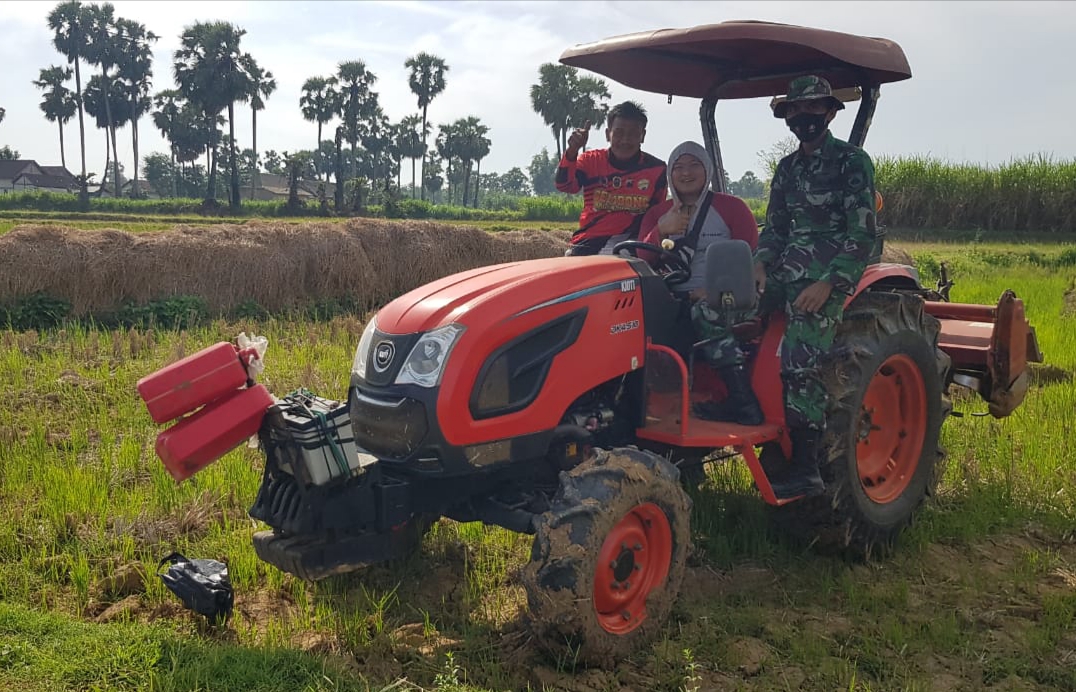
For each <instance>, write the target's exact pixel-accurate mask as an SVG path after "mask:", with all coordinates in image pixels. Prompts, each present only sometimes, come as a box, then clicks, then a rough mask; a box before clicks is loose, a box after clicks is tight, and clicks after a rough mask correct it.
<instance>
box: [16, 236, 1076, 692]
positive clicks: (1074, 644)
mask: <svg viewBox="0 0 1076 692" xmlns="http://www.w3.org/2000/svg"><path fill="white" fill-rule="evenodd" d="M902 247H904V248H905V249H906V250H907V251H909V252H910V253H911V254H912V256H913V257H915V259H916V262H917V264H918V266H919V267H920V269H921V271H922V273H923V279H924V283H931V282H933V280H934V279H935V278H936V273H935V272H936V271H937V267H938V265H939V263H940V262H941V261H943V260H944V261H946V262H947V263H948V265H949V267H950V269H951V272H952V275H951V276H952V278H954V279H955V281H956V285H955V287H954V289H953V299H954V300H956V301H960V302H984V303H993V302H994V301H996V300H997V298H998V296H999V295H1000V293H1001V292H1002V290H1004V289H1005V288H1013V289H1014V290H1016V292H1017V295H1018V296H1019V297H1020V298H1022V299H1023V300H1024V301H1025V303H1026V307H1027V313H1028V316H1029V319H1030V320H1031V322H1032V324H1033V325H1034V326H1035V327H1036V331H1037V335H1038V339H1039V342H1040V345H1041V347H1042V350H1043V351H1044V353H1045V355H1046V360H1047V364H1046V367H1042V368H1036V370H1035V375H1036V376H1035V385H1034V387H1033V388H1032V390H1031V391H1030V392H1029V394H1028V397H1027V400H1026V401H1025V403H1024V405H1023V406H1022V407H1021V408H1020V409H1018V410H1017V411H1016V413H1014V414H1013V415H1012V416H1011V417H1010V418H1008V419H1005V420H1001V421H995V420H994V419H992V418H990V417H978V416H972V415H970V414H973V413H978V412H983V411H985V406H984V405H983V404H982V403H981V402H978V401H976V400H974V399H970V398H965V397H958V398H957V400H956V409H957V410H958V411H960V412H963V413H966V414H969V415H966V416H965V417H963V418H952V419H950V420H949V421H948V422H947V423H946V426H945V428H944V435H943V438H944V439H943V442H944V444H945V446H946V447H947V448H948V450H949V463H948V467H947V473H946V475H945V477H944V481H943V484H942V488H941V492H940V494H939V497H938V502H937V503H936V504H935V505H934V506H932V507H931V508H930V509H928V510H927V511H926V512H925V513H924V514H923V515H922V517H921V521H919V522H918V523H917V525H916V526H915V527H914V528H913V529H912V530H911V531H910V532H909V533H907V534H906V535H905V536H904V538H903V540H902V541H901V544H900V547H899V550H898V552H897V554H896V555H895V556H894V557H892V558H890V559H888V560H886V561H884V562H879V563H872V564H869V565H862V564H850V563H846V562H844V561H841V560H839V559H836V558H833V557H827V556H820V555H815V554H813V553H812V552H810V551H804V550H803V549H802V548H801V547H798V546H796V545H793V544H792V543H790V542H787V541H785V540H784V539H783V537H782V536H780V535H777V534H776V533H775V530H774V529H773V528H772V527H771V525H770V524H769V523H768V522H767V514H768V513H767V511H766V509H767V508H766V507H765V506H764V505H763V503H762V502H761V500H760V499H758V497H757V493H756V492H755V491H754V490H753V488H752V485H751V482H750V479H749V477H748V474H747V473H746V471H745V469H744V467H743V465H742V464H740V463H738V462H734V463H731V464H726V465H722V466H717V467H711V468H710V470H709V479H708V481H707V482H706V483H705V484H703V485H702V486H701V487H700V488H699V489H698V491H697V492H694V493H693V494H694V499H695V509H694V514H693V529H694V534H695V540H696V553H695V555H694V557H693V558H692V560H691V564H690V566H689V573H688V576H687V579H686V581H685V585H684V588H683V591H682V595H681V598H680V601H679V603H678V605H677V607H676V610H675V611H674V615H673V618H672V620H671V621H670V623H669V624H668V626H667V627H666V629H665V635H664V636H663V637H662V638H659V640H658V641H656V642H655V643H654V644H653V646H651V647H649V648H647V649H645V650H643V651H641V652H639V653H638V654H636V655H634V656H632V657H630V658H629V659H627V660H625V661H623V662H622V663H621V664H620V665H619V666H618V667H617V668H616V669H615V670H612V671H599V670H583V669H580V668H577V667H575V666H574V665H573V662H572V660H571V658H570V655H569V654H568V652H566V655H565V657H564V658H562V659H560V660H551V659H549V658H547V657H544V656H542V655H541V654H539V653H538V652H537V651H536V650H535V649H534V647H533V646H532V645H531V644H530V642H529V636H528V632H527V627H526V616H525V612H524V610H523V605H524V598H523V592H522V587H521V586H520V584H519V582H518V579H517V572H518V570H519V568H521V567H522V566H523V564H525V562H526V560H527V559H528V555H529V545H530V541H529V539H528V538H527V537H524V536H519V535H515V534H512V533H510V532H507V531H504V530H501V529H497V528H488V527H483V526H481V525H477V524H457V523H454V522H451V521H447V520H442V521H441V522H439V523H438V524H436V525H435V526H434V528H433V530H432V531H431V532H430V533H429V534H428V535H427V537H426V538H425V540H424V543H423V546H422V549H421V550H420V551H419V552H417V553H416V554H414V555H412V556H411V557H409V558H407V559H405V560H402V561H400V562H399V563H396V564H392V565H386V566H379V567H376V568H372V569H370V570H368V571H366V572H364V573H361V574H357V575H351V576H346V577H336V578H332V579H330V580H327V581H324V582H319V583H317V584H314V585H311V584H307V583H304V582H301V581H299V580H296V579H294V578H292V577H291V576H289V575H286V574H283V573H281V572H279V571H277V570H276V569H275V568H272V567H270V566H268V565H266V564H264V563H261V562H259V561H258V560H257V558H256V557H255V555H254V551H253V548H252V546H251V544H250V537H251V535H252V533H253V532H254V531H255V530H256V529H257V528H258V527H257V526H256V525H255V522H253V521H251V520H250V519H249V518H248V517H247V516H246V510H247V508H249V506H250V504H251V503H252V502H253V498H254V495H255V492H256V490H257V487H258V484H259V481H260V468H261V466H260V458H259V454H258V452H257V451H256V450H252V449H249V448H245V447H244V448H241V449H238V450H236V451H234V452H232V453H230V454H229V455H227V456H226V457H225V458H224V459H222V460H221V461H219V462H217V463H216V464H214V465H212V466H210V467H209V468H208V469H206V470H205V471H203V472H202V473H200V474H198V475H197V476H195V477H194V478H193V479H191V480H189V481H187V482H185V483H182V484H178V485H177V484H175V483H174V482H173V481H172V479H171V478H170V477H169V476H168V475H167V473H166V472H165V471H164V469H163V467H162V465H161V463H160V461H159V460H158V459H157V457H156V456H155V454H154V451H153V442H154V437H155V435H156V434H157V432H158V431H159V429H160V428H159V427H158V426H155V425H154V424H153V423H152V421H151V420H150V419H149V416H148V414H147V413H146V412H145V408H144V406H143V405H142V403H141V400H140V399H138V397H137V395H136V393H135V382H136V381H137V380H138V378H140V377H142V376H144V375H145V374H148V373H150V372H152V371H154V370H156V369H158V368H159V367H161V366H162V365H163V364H165V363H166V362H170V361H172V360H174V359H176V358H178V357H180V356H182V355H184V354H189V353H192V352H193V351H195V350H198V349H200V348H202V347H204V346H207V345H210V344H212V343H214V342H217V341H221V340H231V339H233V338H234V337H235V336H236V335H237V334H238V333H239V332H240V331H246V332H247V333H248V334H251V333H256V334H260V335H265V336H267V337H268V339H269V351H268V353H267V355H266V366H267V369H266V372H265V373H264V375H263V377H262V378H261V381H262V382H263V383H265V384H266V385H267V386H268V387H269V388H270V390H271V391H273V392H274V393H276V394H278V395H283V394H285V393H287V392H289V391H291V390H293V389H295V388H298V387H300V386H305V387H308V388H310V389H312V390H314V391H316V392H319V393H321V394H323V395H326V396H335V397H343V396H344V394H345V391H346V386H347V377H348V366H349V364H350V363H351V358H352V355H353V352H354V348H355V344H356V343H357V341H358V338H359V334H360V333H361V330H362V327H363V323H364V320H365V318H366V317H367V316H366V315H355V316H350V317H337V318H335V319H333V320H331V321H322V322H305V321H294V320H277V319H265V320H241V321H234V322H223V321H218V322H214V323H212V324H210V325H207V326H203V327H199V328H196V329H191V330H188V331H183V332H176V331H172V332H169V331H145V330H123V331H99V330H96V329H93V328H86V327H69V328H67V329H62V330H57V331H52V332H49V333H41V334H38V333H33V332H12V331H6V332H0V396H3V398H4V401H5V405H4V406H3V407H0V506H2V507H3V508H4V511H5V514H6V517H5V518H6V521H4V522H2V523H0V689H12V690H15V689H17V690H31V691H38V690H41V691H44V690H144V689H148V690H177V691H178V690H192V691H193V690H213V691H216V690H227V691H230V690H236V691H239V690H243V691H246V690H281V691H282V692H283V691H285V690H289V691H290V690H300V689H304V690H389V689H392V690H443V691H446V692H449V691H452V692H461V691H466V692H485V691H487V690H497V691H500V690H525V689H530V690H535V691H537V690H571V691H578V692H584V691H588V692H593V691H605V690H609V691H611V692H616V691H620V692H626V691H629V690H630V691H633V692H643V691H644V690H646V691H650V690H660V691H668V692H673V691H675V692H680V691H685V692H686V691H688V690H694V691H696V692H701V691H706V690H759V691H762V690H767V691H768V690H785V689H789V690H793V689H799V690H819V691H821V690H826V691H827V692H828V691H829V690H834V689H839V690H860V691H866V690H874V691H880V690H885V691H886V692H889V691H891V690H923V691H926V690H981V689H990V690H1076V534H1074V532H1073V527H1074V526H1076V465H1074V464H1073V462H1072V460H1071V454H1070V452H1069V450H1071V449H1073V448H1076V432H1074V425H1073V423H1074V422H1076V420H1074V419H1076V383H1074V382H1073V373H1074V371H1076V314H1074V313H1076V299H1073V300H1072V301H1071V303H1068V302H1066V297H1065V296H1066V293H1067V292H1069V291H1071V290H1072V289H1073V286H1074V282H1076V253H1074V252H1073V246H1071V245H1034V246H1029V245H1024V244H1017V245H1006V244H1002V243H982V242H980V243H978V244H976V245H974V246H972V247H965V246H957V245H953V244H949V243H937V242H931V243H915V242H904V243H902ZM173 550H179V551H180V552H182V553H184V554H186V555H188V556H190V557H213V558H218V559H226V560H227V561H228V565H229V570H230V574H231V579H232V582H233V584H234V586H235V590H236V610H235V614H234V616H233V619H232V621H231V623H230V624H229V625H228V627H227V628H225V629H224V630H222V631H215V630H211V629H208V628H206V627H205V626H204V624H202V621H201V620H200V619H199V618H198V617H197V616H194V615H193V614H192V613H190V612H189V611H186V610H184V609H182V607H181V606H180V605H179V604H178V601H177V599H176V598H175V597H174V596H173V595H172V594H171V593H170V592H169V591H167V590H166V589H165V588H164V586H163V584H162V583H161V581H160V580H159V579H158V578H156V577H155V576H153V571H154V570H155V568H156V561H157V560H158V559H160V558H161V557H163V556H164V555H167V554H168V553H170V552H172V551H173ZM139 570H140V571H141V575H143V576H140V573H139ZM132 574H133V575H134V576H133V577H130V575H132ZM117 576H121V577H124V578H122V579H120V578H117Z"/></svg>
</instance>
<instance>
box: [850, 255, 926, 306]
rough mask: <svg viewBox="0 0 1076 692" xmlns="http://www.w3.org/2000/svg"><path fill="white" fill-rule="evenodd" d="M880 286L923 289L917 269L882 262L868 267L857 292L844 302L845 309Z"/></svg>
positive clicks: (857, 287) (860, 280)
mask: <svg viewBox="0 0 1076 692" xmlns="http://www.w3.org/2000/svg"><path fill="white" fill-rule="evenodd" d="M879 286H885V287H886V288H909V289H918V288H921V286H920V284H919V272H918V271H916V269H915V267H910V266H908V265H907V264H895V263H892V262H881V263H878V264H871V265H868V266H867V268H866V270H864V272H863V276H861V277H860V278H859V283H858V284H856V290H855V292H854V293H853V294H852V295H850V296H848V299H847V300H846V301H844V307H845V309H847V308H848V306H849V305H850V304H851V303H852V301H853V300H855V299H856V298H857V297H858V296H859V294H861V293H863V292H864V291H867V290H870V289H871V288H877V287H879Z"/></svg>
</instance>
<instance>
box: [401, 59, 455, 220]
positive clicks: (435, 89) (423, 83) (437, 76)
mask: <svg viewBox="0 0 1076 692" xmlns="http://www.w3.org/2000/svg"><path fill="white" fill-rule="evenodd" d="M404 67H406V68H407V69H409V70H411V76H410V78H409V79H408V84H409V85H410V86H411V93H413V94H414V95H415V96H417V97H418V107H419V108H421V109H422V149H423V151H424V152H425V151H428V150H427V148H426V135H427V134H428V133H429V130H428V129H427V126H426V123H427V122H428V121H427V120H426V110H427V108H429V105H430V101H433V99H434V98H435V97H436V96H437V95H438V94H440V93H441V92H442V91H444V90H445V73H446V72H448V65H447V64H445V61H444V59H443V58H439V57H437V56H436V55H430V54H429V53H426V52H422V53H419V54H418V55H415V56H413V57H410V58H408V59H407V61H406V62H404ZM422 167H423V169H425V167H426V156H425V154H423V157H422ZM422 177H423V179H425V177H426V174H425V173H423V175H422ZM422 199H426V185H425V184H423V185H422Z"/></svg>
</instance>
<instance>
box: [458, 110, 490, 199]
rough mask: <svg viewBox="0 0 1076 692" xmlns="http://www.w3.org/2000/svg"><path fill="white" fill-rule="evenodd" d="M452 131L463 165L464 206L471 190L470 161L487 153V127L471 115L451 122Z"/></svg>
mask: <svg viewBox="0 0 1076 692" xmlns="http://www.w3.org/2000/svg"><path fill="white" fill-rule="evenodd" d="M452 132H453V133H454V134H455V136H456V138H457V140H456V145H455V147H454V150H455V154H456V156H458V157H459V159H460V161H461V162H462V165H463V206H465V207H466V206H467V201H468V200H469V199H470V191H471V162H472V161H475V160H476V159H479V158H480V157H485V156H486V155H487V154H489V147H490V141H489V140H488V139H486V133H488V132H489V128H488V127H486V126H485V125H483V124H482V122H481V121H480V120H479V119H478V118H476V117H475V116H473V115H472V116H469V117H466V118H460V119H459V120H457V121H456V122H455V123H453V130H452ZM476 187H477V184H476ZM475 199H477V192H476V197H475ZM476 204H477V202H476Z"/></svg>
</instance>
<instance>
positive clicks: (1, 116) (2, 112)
mask: <svg viewBox="0 0 1076 692" xmlns="http://www.w3.org/2000/svg"><path fill="white" fill-rule="evenodd" d="M5 115H7V111H6V110H4V109H3V108H0V123H2V122H4V116H5ZM60 136H61V137H62V136H63V132H61V133H60Z"/></svg>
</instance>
